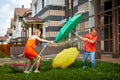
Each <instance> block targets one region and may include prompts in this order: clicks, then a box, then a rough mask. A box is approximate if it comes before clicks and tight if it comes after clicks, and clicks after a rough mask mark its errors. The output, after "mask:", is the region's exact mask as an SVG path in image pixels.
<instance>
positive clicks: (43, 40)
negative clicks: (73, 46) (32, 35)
mask: <svg viewBox="0 0 120 80" xmlns="http://www.w3.org/2000/svg"><path fill="white" fill-rule="evenodd" d="M36 39H37V40H39V41H42V42H47V43H48V42H49V43H53V41H49V40H46V39H41V38H39V37H38V36H36Z"/></svg>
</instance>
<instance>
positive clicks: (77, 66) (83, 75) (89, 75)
mask: <svg viewBox="0 0 120 80" xmlns="http://www.w3.org/2000/svg"><path fill="white" fill-rule="evenodd" d="M51 63H52V60H50V61H42V63H41V68H40V73H31V74H30V75H29V78H30V80H120V64H111V63H104V62H97V63H96V67H95V68H90V66H89V67H87V68H86V69H85V70H83V69H82V61H80V60H79V61H78V60H76V61H75V62H74V63H73V64H72V65H71V66H69V67H68V68H66V69H60V68H59V69H52V66H51ZM0 78H1V79H0V80H26V78H25V74H24V73H15V72H14V71H13V70H12V69H11V68H10V67H9V65H5V66H1V67H0Z"/></svg>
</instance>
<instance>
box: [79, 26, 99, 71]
mask: <svg viewBox="0 0 120 80" xmlns="http://www.w3.org/2000/svg"><path fill="white" fill-rule="evenodd" d="M80 38H81V40H83V41H84V42H85V45H84V55H83V69H85V68H86V67H87V58H88V56H90V62H91V67H95V51H96V49H95V43H96V41H97V32H96V30H95V28H94V27H93V28H91V30H90V33H88V34H86V35H85V37H81V36H80Z"/></svg>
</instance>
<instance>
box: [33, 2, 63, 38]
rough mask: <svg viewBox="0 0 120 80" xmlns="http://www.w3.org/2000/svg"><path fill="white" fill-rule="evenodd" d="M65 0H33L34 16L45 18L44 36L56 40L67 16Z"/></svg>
mask: <svg viewBox="0 0 120 80" xmlns="http://www.w3.org/2000/svg"><path fill="white" fill-rule="evenodd" d="M64 9H65V2H64V0H32V16H33V17H35V18H41V19H43V22H44V24H43V28H42V31H43V38H46V39H48V40H54V38H55V36H56V34H57V32H58V31H59V30H60V28H61V25H60V24H59V22H60V21H61V20H63V19H64V18H65V10H64Z"/></svg>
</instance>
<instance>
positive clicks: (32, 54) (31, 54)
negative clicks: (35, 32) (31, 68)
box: [24, 39, 38, 60]
mask: <svg viewBox="0 0 120 80" xmlns="http://www.w3.org/2000/svg"><path fill="white" fill-rule="evenodd" d="M35 46H36V40H34V39H29V40H27V42H26V45H25V49H24V55H25V57H27V58H28V59H30V60H33V59H34V58H36V57H37V56H38V54H37V52H36V51H35V50H34V49H35Z"/></svg>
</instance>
